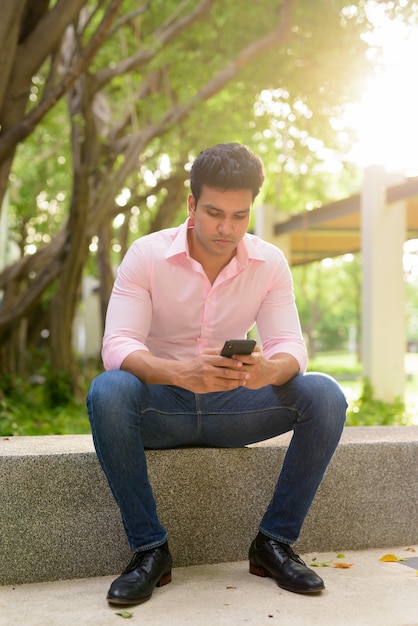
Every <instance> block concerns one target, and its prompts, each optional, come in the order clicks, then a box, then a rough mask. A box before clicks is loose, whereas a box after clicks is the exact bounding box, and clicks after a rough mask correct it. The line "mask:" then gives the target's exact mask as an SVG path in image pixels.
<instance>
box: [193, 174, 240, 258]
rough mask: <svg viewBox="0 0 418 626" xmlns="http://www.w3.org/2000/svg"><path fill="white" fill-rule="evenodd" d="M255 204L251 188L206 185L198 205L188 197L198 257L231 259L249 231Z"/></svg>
mask: <svg viewBox="0 0 418 626" xmlns="http://www.w3.org/2000/svg"><path fill="white" fill-rule="evenodd" d="M251 205H252V191H251V190H250V189H238V190H235V189H234V190H227V191H224V190H223V189H216V188H213V187H207V186H206V185H203V188H202V193H201V195H200V198H199V201H198V203H197V206H195V201H194V198H193V196H192V194H190V195H189V197H188V212H189V217H191V218H192V219H193V220H194V231H193V235H192V237H193V239H192V241H193V249H194V251H195V253H198V255H201V254H204V255H205V256H208V255H209V256H218V257H232V256H233V254H234V253H235V249H236V247H237V245H238V244H239V242H240V241H241V239H242V238H243V237H244V235H245V233H246V232H247V228H248V224H249V221H250V214H251Z"/></svg>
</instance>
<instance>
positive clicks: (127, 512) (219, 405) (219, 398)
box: [87, 370, 347, 551]
mask: <svg viewBox="0 0 418 626" xmlns="http://www.w3.org/2000/svg"><path fill="white" fill-rule="evenodd" d="M87 407H88V411H89V417H90V423H91V427H92V433H93V440H94V445H95V448H96V453H97V456H98V459H99V462H100V465H101V467H102V469H103V471H104V473H105V475H106V477H107V480H108V483H109V486H110V489H111V491H112V493H113V496H114V498H115V500H116V502H117V504H118V506H119V509H120V512H121V516H122V521H123V524H124V528H125V531H126V535H127V537H128V541H129V545H130V547H131V548H132V550H135V551H137V550H148V549H150V548H154V547H157V546H160V545H162V544H163V543H164V542H165V541H166V540H167V532H166V530H165V528H164V527H163V526H162V525H161V523H160V521H159V519H158V515H157V510H156V504H155V500H154V495H153V492H152V488H151V485H150V482H149V479H148V471H147V462H146V457H145V452H144V450H145V449H147V448H148V449H156V448H178V447H181V446H212V447H226V448H229V447H230V448H234V447H241V446H244V445H246V444H250V443H255V442H257V441H263V440H265V439H269V438H270V437H275V436H276V435H281V434H283V433H285V432H289V431H291V430H293V437H292V440H291V442H290V445H289V448H288V450H287V452H286V456H285V459H284V462H283V466H282V469H281V472H280V474H279V477H278V481H277V484H276V488H275V491H274V494H273V497H272V500H271V502H270V504H269V506H268V508H267V510H266V512H265V514H264V516H263V518H262V520H261V523H260V526H259V529H260V531H261V532H262V533H263V534H264V535H267V536H268V537H270V538H272V539H277V540H279V541H283V542H284V543H288V544H291V543H293V542H294V541H296V539H297V538H298V536H299V532H300V529H301V527H302V524H303V522H304V519H305V517H306V515H307V513H308V510H309V508H310V506H311V504H312V501H313V498H314V496H315V493H316V491H317V489H318V487H319V484H320V482H321V480H322V477H323V475H324V472H325V470H326V468H327V466H328V464H329V462H330V460H331V458H332V455H333V454H334V451H335V449H336V447H337V445H338V442H339V440H340V437H341V433H342V430H343V427H344V422H345V412H346V408H347V403H346V400H345V397H344V395H343V393H342V391H341V388H340V387H339V385H338V384H337V383H336V382H335V381H334V380H333V379H332V378H330V377H329V376H326V375H324V374H316V373H308V374H303V375H302V374H300V375H298V376H296V377H295V378H293V379H292V380H290V381H289V382H288V383H286V384H284V385H281V386H272V385H269V386H267V387H263V388H261V389H257V390H253V389H247V388H245V387H239V388H238V389H235V390H233V391H227V392H213V393H207V394H195V393H192V392H191V391H186V390H185V389H181V388H179V387H172V386H166V385H145V384H143V383H142V382H141V381H140V380H139V379H138V378H136V377H135V376H133V375H132V374H129V373H127V372H124V371H121V370H115V371H108V372H104V373H102V374H100V375H99V376H98V377H97V378H95V379H94V380H93V382H92V384H91V387H90V390H89V393H88V396H87Z"/></svg>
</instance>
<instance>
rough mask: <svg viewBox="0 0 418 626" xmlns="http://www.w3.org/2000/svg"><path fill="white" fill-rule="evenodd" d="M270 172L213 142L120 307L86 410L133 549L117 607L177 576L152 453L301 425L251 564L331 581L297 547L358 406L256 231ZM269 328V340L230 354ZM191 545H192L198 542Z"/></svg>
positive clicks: (146, 243)
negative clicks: (325, 363) (230, 348)
mask: <svg viewBox="0 0 418 626" xmlns="http://www.w3.org/2000/svg"><path fill="white" fill-rule="evenodd" d="M263 180H264V173H263V165H262V162H261V160H260V159H259V158H258V156H257V155H255V154H254V153H253V152H252V151H250V150H249V149H248V148H247V147H245V146H243V145H241V144H237V143H230V144H219V145H217V146H214V147H213V148H209V149H207V150H204V151H203V152H201V153H200V154H199V156H198V157H197V159H196V160H195V162H194V164H193V166H192V169H191V173H190V186H191V193H190V194H189V196H188V200H187V205H188V219H187V221H186V222H185V223H184V224H182V225H181V226H179V227H177V228H171V229H167V230H163V231H160V232H157V233H152V234H151V235H147V236H145V237H142V238H140V239H138V240H137V241H136V242H134V244H133V245H132V246H131V247H130V249H129V250H128V252H127V254H126V256H125V258H124V259H123V261H122V264H121V266H120V267H119V270H118V274H117V278H116V281H115V285H114V288H113V292H112V295H111V298H110V301H109V307H108V312H107V319H106V329H105V335H104V339H103V361H104V366H105V369H106V370H107V371H105V372H104V373H102V374H100V375H99V376H98V377H97V378H96V379H95V380H94V381H93V382H92V385H91V388H90V391H89V395H88V399H87V404H88V410H89V416H90V422H91V425H92V432H93V438H94V443H95V447H96V452H97V455H98V459H99V462H100V464H101V466H102V468H103V471H104V473H105V475H106V477H107V480H108V482H109V486H110V488H111V490H112V493H113V495H114V497H115V499H116V502H117V504H118V506H119V508H120V512H121V516H122V520H123V524H124V528H125V531H126V534H127V537H128V541H129V544H130V547H131V549H132V550H133V552H134V554H133V557H132V560H131V562H130V563H129V565H128V566H127V568H126V569H125V571H124V572H123V573H122V575H121V576H119V577H118V578H117V579H116V580H115V581H114V582H113V583H112V585H111V587H110V589H109V592H108V595H107V599H108V601H109V602H110V603H111V604H125V605H130V604H139V603H141V602H144V601H145V600H148V599H149V598H150V597H151V594H152V593H153V591H154V588H155V587H156V586H161V585H164V584H166V583H168V582H170V581H171V568H172V559H171V555H170V552H169V549H168V543H167V532H166V530H165V528H164V527H163V526H162V525H161V523H160V521H159V519H158V516H157V511H156V505H155V501H154V496H153V492H152V489H151V486H150V483H149V480H148V474H147V464H146V457H145V453H144V449H146V448H153V449H155V448H174V447H180V446H217V447H222V446H223V447H238V446H244V445H246V444H250V443H254V442H256V441H261V440H265V439H268V438H270V437H274V436H276V435H280V434H282V433H285V432H289V431H291V430H293V437H292V440H291V443H290V445H289V449H288V451H287V454H286V457H285V460H284V463H283V467H282V469H281V472H280V475H279V478H278V481H277V485H276V488H275V492H274V494H273V497H272V500H271V502H270V504H269V506H268V508H267V510H266V512H265V514H264V516H263V518H262V520H261V522H260V525H259V533H258V535H257V537H256V538H255V539H254V541H253V542H252V544H251V546H250V550H249V560H250V572H251V573H253V574H256V575H260V576H270V577H272V578H274V579H275V580H276V581H277V583H278V585H279V586H280V587H282V588H283V589H287V590H289V591H293V592H297V593H312V592H319V591H321V590H322V589H324V583H323V581H322V580H321V578H320V577H319V576H318V575H317V574H316V573H314V572H313V571H312V570H310V569H309V568H308V567H306V565H305V564H304V562H303V561H302V559H300V558H299V557H298V556H297V555H296V554H295V553H294V552H293V550H292V548H291V547H290V546H291V544H292V543H293V542H295V541H296V539H297V538H298V535H299V532H300V529H301V526H302V524H303V521H304V519H305V517H306V514H307V512H308V510H309V508H310V506H311V503H312V500H313V498H314V495H315V493H316V491H317V488H318V486H319V484H320V482H321V480H322V477H323V475H324V472H325V470H326V468H327V466H328V464H329V462H330V460H331V458H332V455H333V453H334V451H335V448H336V447H337V445H338V442H339V439H340V436H341V432H342V429H343V426H344V421H345V411H346V401H345V398H344V396H343V394H342V392H341V389H340V387H339V386H338V385H337V383H336V382H335V381H334V380H333V379H331V378H330V377H328V376H326V375H322V374H314V373H309V374H306V373H305V370H306V364H307V356H306V349H305V345H304V342H303V339H302V334H301V329H300V323H299V318H298V314H297V310H296V306H295V301H294V295H293V285H292V279H291V275H290V271H289V268H288V265H287V263H286V261H285V258H284V256H283V254H282V253H281V251H280V250H279V249H278V248H276V247H275V246H273V245H271V244H269V243H267V242H264V241H262V240H261V239H260V238H258V237H256V236H253V235H250V234H248V233H247V228H248V224H249V220H250V214H251V209H252V204H253V201H254V198H255V197H256V196H257V194H258V192H259V190H260V187H261V185H262V183H263ZM254 323H256V325H257V331H258V335H259V338H260V343H261V348H256V349H255V350H254V352H253V353H252V354H250V355H238V356H234V357H232V358H228V357H224V356H221V355H220V351H221V348H222V345H223V343H224V341H225V340H229V339H231V338H238V339H239V338H241V339H242V338H245V337H246V335H247V332H248V330H249V329H251V327H252V326H253V325H254ZM185 541H187V539H185Z"/></svg>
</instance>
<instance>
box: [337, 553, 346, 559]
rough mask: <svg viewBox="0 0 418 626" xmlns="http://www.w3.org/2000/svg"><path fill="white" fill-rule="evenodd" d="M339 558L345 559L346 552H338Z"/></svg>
mask: <svg viewBox="0 0 418 626" xmlns="http://www.w3.org/2000/svg"><path fill="white" fill-rule="evenodd" d="M337 559H345V554H341V552H340V553H339V554H337Z"/></svg>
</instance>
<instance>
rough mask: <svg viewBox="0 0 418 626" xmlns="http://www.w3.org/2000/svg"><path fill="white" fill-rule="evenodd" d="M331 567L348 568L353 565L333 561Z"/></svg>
mask: <svg viewBox="0 0 418 626" xmlns="http://www.w3.org/2000/svg"><path fill="white" fill-rule="evenodd" d="M332 567H337V568H338V569H348V568H349V567H353V564H352V563H333V564H332Z"/></svg>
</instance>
